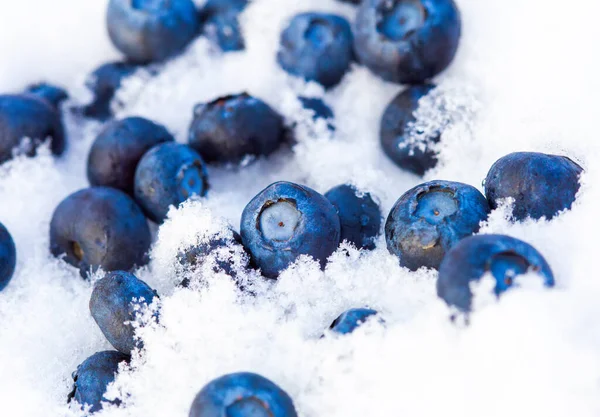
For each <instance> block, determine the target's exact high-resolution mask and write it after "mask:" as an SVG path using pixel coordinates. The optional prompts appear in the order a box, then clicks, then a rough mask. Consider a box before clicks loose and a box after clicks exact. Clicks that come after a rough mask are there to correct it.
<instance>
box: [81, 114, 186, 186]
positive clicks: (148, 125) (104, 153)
mask: <svg viewBox="0 0 600 417" xmlns="http://www.w3.org/2000/svg"><path fill="white" fill-rule="evenodd" d="M174 140H175V139H174V138H173V136H172V135H171V134H170V133H169V132H168V131H167V129H166V128H165V127H164V126H162V125H159V124H156V123H153V122H152V121H150V120H148V119H144V118H142V117H128V118H126V119H123V120H115V121H112V122H110V123H109V124H108V125H107V126H106V127H105V128H104V130H103V131H102V132H100V134H99V135H98V137H97V138H96V140H95V141H94V143H93V145H92V148H91V150H90V154H89V156H88V163H87V176H88V180H89V181H90V184H92V185H105V186H107V187H113V188H118V189H119V190H121V191H124V192H126V193H127V194H130V195H133V180H134V176H135V169H136V167H137V164H138V162H139V161H140V159H142V156H143V155H144V153H146V151H148V150H149V149H150V148H152V147H153V146H155V145H158V144H159V143H162V142H173V141H174Z"/></svg>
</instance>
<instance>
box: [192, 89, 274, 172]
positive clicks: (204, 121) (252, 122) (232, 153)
mask: <svg viewBox="0 0 600 417" xmlns="http://www.w3.org/2000/svg"><path fill="white" fill-rule="evenodd" d="M284 139H285V129H284V125H283V118H282V117H281V116H280V115H279V114H278V113H277V112H276V111H275V110H273V109H272V108H271V107H269V106H268V105H267V104H266V103H265V102H263V101H261V100H259V99H257V98H254V97H252V96H250V95H248V94H246V93H242V94H237V95H231V96H225V97H220V98H218V99H216V100H214V101H211V102H209V103H204V104H198V105H197V106H196V107H195V108H194V120H193V122H192V125H191V126H190V135H189V144H190V146H191V147H193V148H194V149H196V150H197V151H198V152H199V153H200V154H201V155H202V156H203V157H204V158H205V159H206V161H207V162H209V163H211V162H215V163H239V162H241V161H242V160H243V159H244V158H245V157H247V156H266V155H269V154H271V153H273V152H274V151H275V150H276V149H277V148H278V147H279V146H280V145H281V143H282V142H283V141H284Z"/></svg>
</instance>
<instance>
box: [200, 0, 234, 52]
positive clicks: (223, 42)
mask: <svg viewBox="0 0 600 417" xmlns="http://www.w3.org/2000/svg"><path fill="white" fill-rule="evenodd" d="M200 19H201V21H202V32H203V33H204V34H205V35H206V36H207V37H208V38H209V39H210V40H211V41H212V42H213V43H215V44H217V45H219V47H220V48H221V50H222V51H223V52H231V51H241V50H243V49H244V37H243V35H242V31H241V29H240V24H239V22H238V15H237V12H236V11H234V10H228V11H213V10H211V9H209V8H208V7H206V8H205V9H204V10H203V12H201V17H200Z"/></svg>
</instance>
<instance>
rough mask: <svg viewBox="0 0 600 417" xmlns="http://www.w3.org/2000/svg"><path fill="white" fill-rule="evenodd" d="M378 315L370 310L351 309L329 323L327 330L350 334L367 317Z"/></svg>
mask: <svg viewBox="0 0 600 417" xmlns="http://www.w3.org/2000/svg"><path fill="white" fill-rule="evenodd" d="M377 314H378V313H377V311H375V310H371V309H370V308H352V309H350V310H348V311H344V312H343V313H342V314H340V316H339V317H338V318H337V319H335V320H334V321H333V323H331V326H329V329H330V330H331V331H332V332H335V333H339V334H348V333H352V332H353V331H354V330H356V329H357V328H358V327H359V326H361V325H362V324H363V323H365V322H366V321H367V319H368V318H369V317H372V316H376V315H377Z"/></svg>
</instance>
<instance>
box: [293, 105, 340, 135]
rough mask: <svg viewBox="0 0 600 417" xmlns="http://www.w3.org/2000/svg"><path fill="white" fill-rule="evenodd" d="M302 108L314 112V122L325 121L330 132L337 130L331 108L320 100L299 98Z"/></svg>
mask: <svg viewBox="0 0 600 417" xmlns="http://www.w3.org/2000/svg"><path fill="white" fill-rule="evenodd" d="M298 100H300V103H302V107H304V108H305V109H307V110H310V111H312V112H313V116H312V118H313V120H314V121H317V120H319V119H323V120H326V121H327V128H328V129H329V130H332V131H333V130H335V126H334V125H333V119H334V114H333V111H332V110H331V108H330V107H329V106H328V105H327V104H325V103H324V102H323V100H321V99H320V98H316V97H298Z"/></svg>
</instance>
